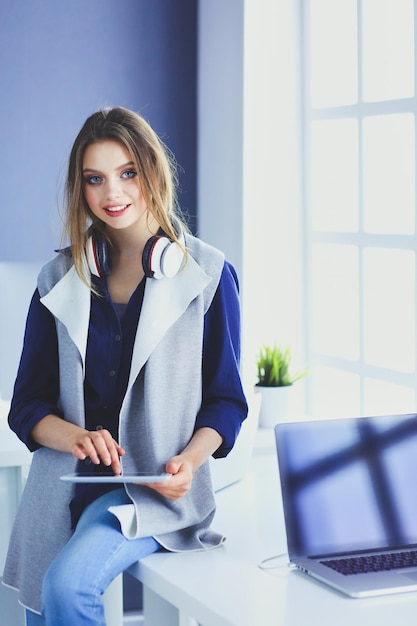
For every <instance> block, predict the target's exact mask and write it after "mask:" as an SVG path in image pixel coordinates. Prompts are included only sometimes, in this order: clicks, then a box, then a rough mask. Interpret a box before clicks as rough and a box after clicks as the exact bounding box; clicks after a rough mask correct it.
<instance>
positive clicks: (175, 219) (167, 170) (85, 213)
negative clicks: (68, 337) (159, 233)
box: [64, 107, 188, 285]
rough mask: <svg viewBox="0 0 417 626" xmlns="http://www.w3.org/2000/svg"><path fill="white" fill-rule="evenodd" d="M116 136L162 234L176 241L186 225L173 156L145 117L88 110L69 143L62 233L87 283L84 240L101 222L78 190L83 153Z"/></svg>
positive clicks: (117, 109) (114, 110) (118, 109)
mask: <svg viewBox="0 0 417 626" xmlns="http://www.w3.org/2000/svg"><path fill="white" fill-rule="evenodd" d="M108 140H109V141H117V142H119V143H120V144H122V145H123V146H124V147H125V148H126V149H127V150H128V152H129V154H130V155H131V158H132V161H133V162H134V164H135V167H136V168H137V174H138V181H139V184H140V187H141V191H142V194H143V197H144V199H145V202H146V205H147V207H148V210H149V211H150V213H151V214H152V216H153V217H154V218H155V219H156V221H157V222H158V224H159V226H160V227H161V228H162V229H163V231H164V232H165V233H166V235H167V236H168V237H169V238H170V239H172V240H173V241H176V242H177V243H178V244H179V245H180V246H182V244H181V242H180V241H179V235H180V231H181V230H183V231H184V230H185V231H187V230H188V229H187V227H186V225H185V223H184V221H183V220H182V218H181V212H180V210H179V207H178V203H177V197H176V189H177V182H178V179H177V168H176V163H175V160H174V158H173V156H172V154H171V153H170V151H169V150H168V148H167V147H166V146H165V144H164V143H163V142H162V141H161V140H160V138H159V137H158V135H157V134H156V133H155V131H154V130H153V129H152V128H151V127H150V125H149V124H148V122H146V120H145V119H144V118H143V117H142V116H141V115H139V114H138V113H134V112H133V111H130V110H129V109H125V108H123V107H115V108H111V109H102V110H100V111H97V112H96V113H93V115H91V116H90V117H89V118H88V119H87V120H86V121H85V123H84V125H83V127H82V128H81V130H80V132H79V133H78V135H77V137H76V139H75V141H74V144H73V146H72V149H71V153H70V158H69V163H68V172H67V179H66V185H65V207H66V216H65V227H64V234H65V236H66V237H67V238H68V239H69V241H70V244H71V251H72V258H73V262H74V266H75V269H76V271H77V273H78V275H79V276H80V278H81V279H82V280H83V281H84V282H85V283H86V284H88V285H90V276H89V271H88V265H87V262H86V255H85V244H86V241H87V239H88V236H89V229H90V227H91V226H92V227H93V228H96V229H98V230H100V231H101V232H102V234H103V235H104V236H106V232H105V228H104V226H103V224H102V222H101V221H100V220H99V219H98V218H97V217H96V216H95V215H94V214H93V213H92V212H91V211H90V208H89V206H88V204H87V202H86V200H85V196H84V192H83V160H84V153H85V150H86V148H87V146H89V145H90V144H92V143H95V142H97V141H108Z"/></svg>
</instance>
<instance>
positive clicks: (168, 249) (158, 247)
mask: <svg viewBox="0 0 417 626" xmlns="http://www.w3.org/2000/svg"><path fill="white" fill-rule="evenodd" d="M183 261H184V254H183V252H182V250H181V248H180V247H179V246H178V244H177V243H175V241H171V240H170V239H168V237H158V236H157V235H155V236H154V237H151V238H150V239H148V241H147V242H146V244H145V247H144V249H143V254H142V267H143V271H144V273H145V276H147V277H148V278H156V279H159V278H172V277H173V276H175V275H176V274H177V273H178V272H179V270H180V268H181V265H182V263H183Z"/></svg>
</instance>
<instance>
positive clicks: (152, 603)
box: [143, 585, 199, 626]
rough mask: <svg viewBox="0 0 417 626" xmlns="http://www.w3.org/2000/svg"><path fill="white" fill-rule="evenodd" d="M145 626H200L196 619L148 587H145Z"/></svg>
mask: <svg viewBox="0 0 417 626" xmlns="http://www.w3.org/2000/svg"><path fill="white" fill-rule="evenodd" d="M143 609H144V611H143V612H144V615H145V626H161V624H164V626H199V625H198V623H197V622H196V621H195V619H194V618H192V617H190V616H189V615H186V614H185V613H183V612H182V611H180V610H179V609H178V608H177V607H176V606H174V605H173V604H171V603H170V602H168V601H167V600H165V599H164V598H163V597H162V596H160V595H158V594H157V593H155V592H154V591H152V589H149V587H147V586H146V585H144V586H143Z"/></svg>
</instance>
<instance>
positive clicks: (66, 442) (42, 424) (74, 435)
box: [32, 415, 125, 475]
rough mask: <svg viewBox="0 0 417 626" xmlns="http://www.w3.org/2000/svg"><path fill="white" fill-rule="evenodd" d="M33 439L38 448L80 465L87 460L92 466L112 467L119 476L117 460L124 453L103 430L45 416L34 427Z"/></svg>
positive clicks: (119, 466) (118, 461) (119, 467)
mask: <svg viewBox="0 0 417 626" xmlns="http://www.w3.org/2000/svg"><path fill="white" fill-rule="evenodd" d="M32 437H33V439H34V440H35V441H36V442H37V443H39V444H40V445H41V446H46V447H47V448H52V449H53V450H58V451H60V452H68V453H71V454H72V455H74V456H75V457H76V458H77V459H80V461H84V460H85V459H86V458H87V457H89V458H90V459H91V461H92V463H94V464H95V465H98V464H99V463H103V465H106V466H111V468H112V470H113V472H114V473H115V474H117V475H118V474H121V472H122V469H121V465H120V457H121V456H123V455H124V453H125V451H124V450H123V448H122V447H121V446H119V444H118V443H117V441H116V440H115V439H113V437H112V435H111V434H110V432H109V431H108V430H106V429H104V428H103V429H102V430H93V431H90V430H86V429H85V428H81V427H80V426H76V425H75V424H71V423H70V422H67V421H65V420H64V419H61V418H60V417H58V416H56V415H47V416H46V417H44V418H43V419H41V420H40V421H39V422H38V423H37V424H36V425H35V426H34V428H33V429H32Z"/></svg>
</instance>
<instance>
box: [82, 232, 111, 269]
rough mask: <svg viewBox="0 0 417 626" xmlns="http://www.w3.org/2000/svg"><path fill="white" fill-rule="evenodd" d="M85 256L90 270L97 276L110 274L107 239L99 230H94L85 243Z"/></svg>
mask: <svg viewBox="0 0 417 626" xmlns="http://www.w3.org/2000/svg"><path fill="white" fill-rule="evenodd" d="M86 256H87V261H88V267H89V268H90V272H91V273H92V274H93V275H94V276H98V277H99V278H101V277H103V276H110V274H111V264H110V257H109V255H108V250H107V241H106V240H105V238H104V237H103V235H102V234H101V233H100V232H99V231H94V232H93V234H92V235H91V237H89V238H88V240H87V243H86Z"/></svg>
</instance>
